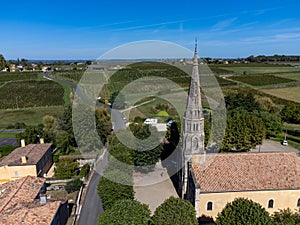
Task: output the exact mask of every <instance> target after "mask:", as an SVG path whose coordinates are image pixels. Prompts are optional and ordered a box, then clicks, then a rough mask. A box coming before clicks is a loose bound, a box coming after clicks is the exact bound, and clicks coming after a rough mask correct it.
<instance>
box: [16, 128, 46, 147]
mask: <svg viewBox="0 0 300 225" xmlns="http://www.w3.org/2000/svg"><path fill="white" fill-rule="evenodd" d="M42 137H44V130H43V124H40V125H38V126H27V127H26V130H25V132H23V133H19V134H17V139H18V141H19V143H20V140H21V139H24V140H25V143H26V144H37V143H39V142H40V138H42Z"/></svg>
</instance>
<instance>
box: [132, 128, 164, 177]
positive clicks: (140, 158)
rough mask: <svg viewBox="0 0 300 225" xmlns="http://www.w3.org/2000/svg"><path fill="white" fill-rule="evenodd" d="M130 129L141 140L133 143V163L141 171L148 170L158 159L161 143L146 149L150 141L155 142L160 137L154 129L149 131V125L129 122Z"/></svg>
mask: <svg viewBox="0 0 300 225" xmlns="http://www.w3.org/2000/svg"><path fill="white" fill-rule="evenodd" d="M130 129H131V131H132V133H133V134H134V136H135V137H136V138H138V139H140V140H143V142H142V143H140V144H138V143H136V145H135V154H134V165H135V166H137V169H138V170H139V171H141V172H149V171H150V170H152V169H153V168H154V166H155V164H156V163H157V162H158V161H159V160H160V156H161V153H162V150H163V148H162V145H161V144H159V145H158V146H156V147H154V148H153V149H150V150H147V149H148V147H149V146H151V143H157V141H158V140H159V139H160V136H159V133H158V132H157V131H155V130H153V132H152V133H151V132H150V130H149V126H148V125H146V124H131V125H130ZM151 134H152V135H151ZM150 135H151V136H150Z"/></svg>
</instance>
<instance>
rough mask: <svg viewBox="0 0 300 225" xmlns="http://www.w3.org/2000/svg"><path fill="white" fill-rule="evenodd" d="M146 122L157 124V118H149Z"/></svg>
mask: <svg viewBox="0 0 300 225" xmlns="http://www.w3.org/2000/svg"><path fill="white" fill-rule="evenodd" d="M144 124H157V119H152V118H147V119H146V120H145V121H144Z"/></svg>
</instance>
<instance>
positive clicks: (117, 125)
mask: <svg viewBox="0 0 300 225" xmlns="http://www.w3.org/2000/svg"><path fill="white" fill-rule="evenodd" d="M50 73H51V72H46V73H44V77H45V78H46V79H49V80H54V81H58V82H60V83H64V84H67V85H69V86H71V87H72V88H73V89H74V91H75V93H76V94H77V96H78V97H79V98H81V99H82V100H84V101H85V102H88V103H90V104H91V105H95V104H96V105H97V106H103V107H104V108H106V109H107V111H108V112H110V113H111V116H112V120H113V122H114V130H116V131H117V130H123V129H126V121H125V120H124V119H123V115H122V113H121V112H120V111H119V110H116V109H112V108H110V107H109V106H107V105H104V104H102V103H100V102H96V103H95V100H93V99H89V98H87V97H86V96H85V95H84V94H83V93H82V92H81V90H80V88H78V87H77V84H74V83H72V82H70V81H66V80H62V79H58V78H55V77H51V76H50Z"/></svg>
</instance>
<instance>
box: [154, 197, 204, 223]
mask: <svg viewBox="0 0 300 225" xmlns="http://www.w3.org/2000/svg"><path fill="white" fill-rule="evenodd" d="M152 223H153V225H170V224H176V225H197V224H198V221H197V218H196V212H195V209H194V207H193V205H192V204H191V203H190V202H188V201H187V200H184V199H181V198H175V197H170V198H169V199H167V200H165V201H164V202H163V203H162V204H161V205H160V206H159V207H158V208H156V210H155V212H154V215H153V217H152Z"/></svg>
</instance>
